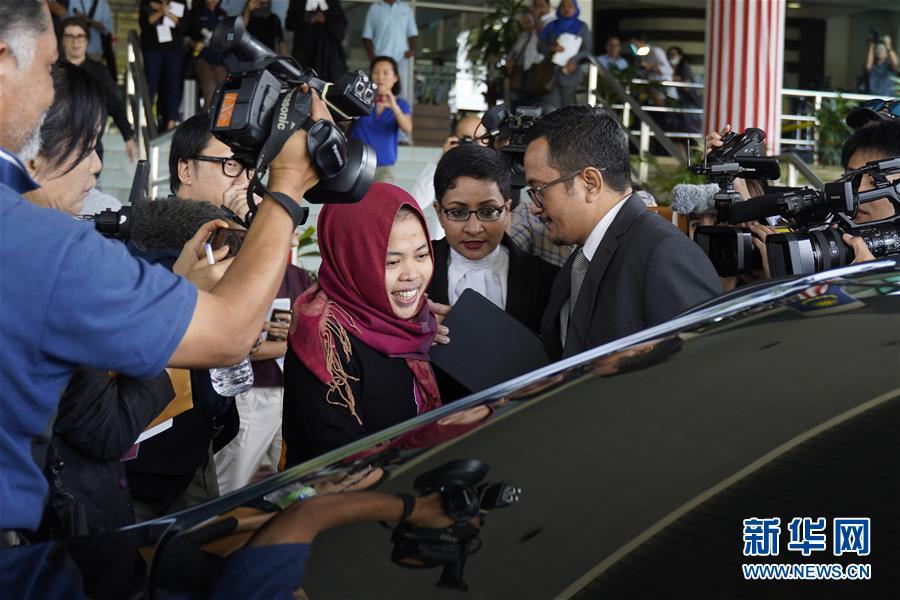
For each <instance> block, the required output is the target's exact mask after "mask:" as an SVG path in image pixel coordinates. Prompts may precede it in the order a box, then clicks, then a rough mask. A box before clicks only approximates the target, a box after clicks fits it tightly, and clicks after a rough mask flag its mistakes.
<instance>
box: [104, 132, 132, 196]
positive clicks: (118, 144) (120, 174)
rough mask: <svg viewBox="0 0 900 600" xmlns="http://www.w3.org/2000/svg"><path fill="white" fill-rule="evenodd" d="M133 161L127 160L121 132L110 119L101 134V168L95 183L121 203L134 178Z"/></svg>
mask: <svg viewBox="0 0 900 600" xmlns="http://www.w3.org/2000/svg"><path fill="white" fill-rule="evenodd" d="M134 167H135V165H134V163H132V162H131V161H129V160H128V154H127V153H126V152H125V142H123V141H122V134H121V133H119V130H118V128H117V127H116V126H115V125H113V124H112V122H111V121H110V126H109V127H108V128H107V129H106V131H105V132H104V134H103V170H102V171H101V172H100V179H99V181H98V182H97V185H98V187H99V188H100V189H102V190H103V191H104V192H106V193H107V194H110V195H112V196H115V197H116V198H117V199H118V200H119V201H120V202H122V203H123V204H125V203H127V201H128V193H129V192H130V191H131V180H132V179H133V178H134Z"/></svg>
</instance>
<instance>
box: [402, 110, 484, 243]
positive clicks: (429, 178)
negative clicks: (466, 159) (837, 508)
mask: <svg viewBox="0 0 900 600" xmlns="http://www.w3.org/2000/svg"><path fill="white" fill-rule="evenodd" d="M480 125H481V117H479V116H478V115H466V116H465V117H463V118H462V119H460V120H459V121H458V122H457V123H456V129H454V134H453V135H451V136H450V137H448V138H447V139H446V140H445V141H444V149H443V150H444V153H446V152H447V151H448V150H450V149H451V148H456V147H457V146H458V145H459V144H461V143H462V144H479V145H482V146H486V145H487V142H485V141H484V140H482V139H481V138H480V137H476V136H477V135H478V134H483V133H484V128H482V130H481V131H480V132H479V131H478V128H479V126H480ZM439 160H440V157H436V158H432V159H431V160H429V161H428V162H427V163H426V164H425V168H424V169H422V172H421V173H419V176H418V177H417V178H416V184H415V185H414V186H413V189H412V197H413V198H415V199H416V202H418V203H419V208H421V209H422V212H423V213H425V220H426V221H427V224H428V231H429V232H430V233H431V239H433V240H439V239H441V238H442V237H444V228H443V227H441V222H440V220H438V216H437V212H436V211H435V209H434V172H435V170H436V169H437V164H438V161H439Z"/></svg>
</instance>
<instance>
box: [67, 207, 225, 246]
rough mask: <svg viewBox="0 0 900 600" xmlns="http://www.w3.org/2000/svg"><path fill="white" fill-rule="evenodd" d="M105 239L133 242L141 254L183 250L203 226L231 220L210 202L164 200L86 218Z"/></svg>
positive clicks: (103, 212) (107, 211)
mask: <svg viewBox="0 0 900 600" xmlns="http://www.w3.org/2000/svg"><path fill="white" fill-rule="evenodd" d="M83 218H84V219H85V220H87V221H93V222H94V227H96V229H97V231H98V232H100V233H101V234H102V235H104V236H106V237H110V238H115V239H119V240H122V241H128V240H131V241H133V242H134V243H135V245H136V246H138V247H139V248H140V249H141V250H180V249H181V247H182V246H184V244H185V243H186V242H187V241H188V240H190V239H191V238H192V237H194V234H195V233H197V230H198V229H199V228H200V226H201V225H203V224H204V223H208V222H209V221H213V220H215V219H224V220H227V219H228V217H227V216H226V215H225V213H224V212H222V210H221V209H219V208H217V207H216V206H214V205H213V204H210V203H209V202H201V201H198V200H185V199H182V198H174V197H173V198H165V199H159V200H154V201H152V202H151V201H149V200H145V201H142V202H137V203H135V204H132V205H131V206H123V207H122V208H121V209H119V210H112V209H108V210H104V211H102V212H100V213H97V214H96V215H85V216H84V217H83Z"/></svg>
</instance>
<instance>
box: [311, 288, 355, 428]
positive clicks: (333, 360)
mask: <svg viewBox="0 0 900 600" xmlns="http://www.w3.org/2000/svg"><path fill="white" fill-rule="evenodd" d="M336 311H340V312H341V314H342V315H343V316H344V318H345V319H347V323H349V324H350V327H351V328H353V329H358V328H357V327H356V324H355V323H354V321H353V317H351V316H350V315H349V314H347V311H345V310H344V309H342V308H341V307H340V306H338V305H337V304H335V303H334V302H332V301H329V302H328V305H327V306H326V308H325V327H324V329H323V330H322V332H321V337H322V352H323V354H324V355H325V368H326V369H328V373H329V374H330V375H331V382H329V384H328V394H326V395H325V401H326V402H328V403H329V404H333V405H335V406H341V407H343V408H346V409H348V410H349V411H350V414H351V415H353V418H354V419H356V422H357V423H359V424H360V425H362V424H363V422H362V419H361V418H360V416H359V414H358V413H357V412H356V397H355V396H354V395H353V389H352V388H351V387H350V382H351V381H359V378H358V377H353V376H351V375H348V374H347V371H346V370H345V368H344V363H343V362H342V361H341V357H340V355H339V354H338V351H337V346H336V345H335V343H334V341H335V338H337V340H338V341H339V342H340V344H341V350H343V351H344V356H346V357H347V360H349V359H350V356H351V355H352V354H353V348H352V346H351V345H350V336H349V335H347V330H346V329H344V327H343V326H342V325H341V323H340V322H339V321H338V320H337V318H335V316H334V313H335V312H336ZM334 392H337V394H338V396H340V400H332V399H331V394H332V393H334Z"/></svg>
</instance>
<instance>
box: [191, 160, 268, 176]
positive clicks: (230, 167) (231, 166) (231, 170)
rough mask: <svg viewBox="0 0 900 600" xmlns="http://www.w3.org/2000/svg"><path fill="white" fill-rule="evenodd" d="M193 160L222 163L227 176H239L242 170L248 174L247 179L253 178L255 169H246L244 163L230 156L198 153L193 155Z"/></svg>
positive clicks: (223, 171)
mask: <svg viewBox="0 0 900 600" xmlns="http://www.w3.org/2000/svg"><path fill="white" fill-rule="evenodd" d="M191 160H201V161H204V162H215V163H219V164H220V165H222V173H224V174H225V176H226V177H238V176H239V175H240V174H241V173H242V172H244V173H246V174H247V179H248V180H249V179H253V169H245V168H244V165H242V164H241V163H240V162H238V161H237V160H236V159H234V158H231V157H230V156H203V155H201V154H198V155H197V156H192V157H191Z"/></svg>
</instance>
